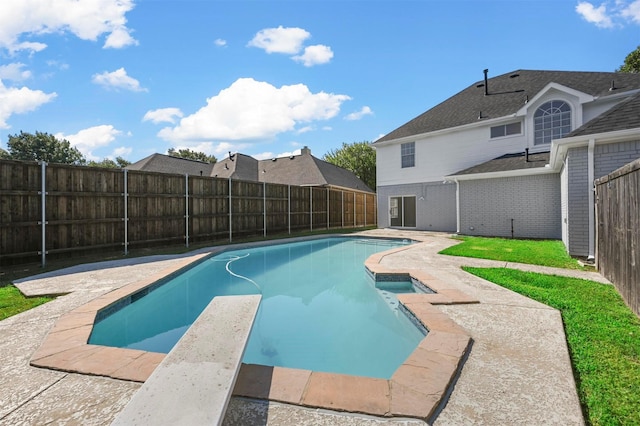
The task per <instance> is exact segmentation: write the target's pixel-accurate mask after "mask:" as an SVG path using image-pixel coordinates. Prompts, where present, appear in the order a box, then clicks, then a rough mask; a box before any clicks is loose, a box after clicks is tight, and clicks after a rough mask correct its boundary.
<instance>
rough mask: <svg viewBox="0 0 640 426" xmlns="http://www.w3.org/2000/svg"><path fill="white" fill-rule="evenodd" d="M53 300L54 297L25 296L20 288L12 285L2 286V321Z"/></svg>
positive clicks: (0, 292) (0, 305)
mask: <svg viewBox="0 0 640 426" xmlns="http://www.w3.org/2000/svg"><path fill="white" fill-rule="evenodd" d="M50 300H53V298H52V297H24V296H23V295H22V293H20V290H18V289H17V288H16V287H14V286H12V285H8V286H5V287H0V321H2V320H3V319H5V318H8V317H10V316H12V315H16V314H19V313H20V312H22V311H26V310H27V309H31V308H35V307H36V306H38V305H42V304H43V303H47V302H48V301H50Z"/></svg>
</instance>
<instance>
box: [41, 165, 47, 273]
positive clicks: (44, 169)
mask: <svg viewBox="0 0 640 426" xmlns="http://www.w3.org/2000/svg"><path fill="white" fill-rule="evenodd" d="M40 170H41V174H42V176H41V185H42V191H40V198H41V200H42V222H41V225H42V252H41V255H42V267H43V268H44V267H45V265H46V264H47V218H46V214H47V209H46V207H47V204H46V203H47V191H46V189H47V163H46V162H45V161H43V162H41V163H40Z"/></svg>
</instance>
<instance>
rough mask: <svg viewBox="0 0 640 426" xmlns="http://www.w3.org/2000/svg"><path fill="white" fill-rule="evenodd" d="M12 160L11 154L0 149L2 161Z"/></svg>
mask: <svg viewBox="0 0 640 426" xmlns="http://www.w3.org/2000/svg"><path fill="white" fill-rule="evenodd" d="M2 159H4V160H10V159H11V154H9V153H8V152H7V151H5V150H4V149H2V148H0V160H2Z"/></svg>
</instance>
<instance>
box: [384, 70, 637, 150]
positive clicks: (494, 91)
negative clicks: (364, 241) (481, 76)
mask: <svg viewBox="0 0 640 426" xmlns="http://www.w3.org/2000/svg"><path fill="white" fill-rule="evenodd" d="M551 83H556V84H560V85H562V86H566V87H568V88H571V89H574V90H577V91H580V92H582V93H586V94H588V95H591V96H594V97H600V98H602V97H606V96H611V95H614V94H617V93H622V92H627V91H630V90H635V89H640V74H632V73H614V72H578V71H532V70H518V71H513V72H510V73H507V74H502V75H499V76H497V77H493V78H489V79H488V81H487V85H486V86H485V84H484V80H480V81H477V82H476V83H473V84H472V85H471V86H469V87H467V88H466V89H464V90H463V91H461V92H459V93H457V94H456V95H454V96H452V97H451V98H449V99H447V100H445V101H444V102H442V103H440V104H439V105H436V106H435V107H433V108H431V109H430V110H428V111H426V112H425V113H423V114H421V115H419V116H417V117H416V118H414V119H412V120H411V121H409V122H407V123H406V124H404V125H402V126H400V127H398V128H397V129H395V130H393V131H392V132H390V133H389V134H387V135H385V136H383V137H382V138H380V139H378V140H377V141H376V142H375V143H380V142H384V141H390V140H394V139H400V138H404V137H410V136H413V135H420V134H424V133H429V132H434V131H438V130H443V129H448V128H452V127H458V126H463V125H467V124H471V123H477V122H478V120H479V117H481V118H480V119H493V118H500V117H506V116H509V115H513V114H515V113H516V112H517V111H519V110H520V109H521V108H522V107H523V106H524V105H525V104H526V102H528V100H531V99H533V97H535V96H536V95H537V94H538V93H539V92H540V91H541V90H543V89H544V88H545V87H546V86H547V85H549V84H551ZM612 88H613V89H612ZM610 89H612V90H610ZM485 90H486V92H487V93H488V94H486V95H485Z"/></svg>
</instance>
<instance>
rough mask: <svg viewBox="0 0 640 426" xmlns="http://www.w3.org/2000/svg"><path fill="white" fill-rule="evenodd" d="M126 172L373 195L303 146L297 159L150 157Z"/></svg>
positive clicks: (358, 182)
mask: <svg viewBox="0 0 640 426" xmlns="http://www.w3.org/2000/svg"><path fill="white" fill-rule="evenodd" d="M126 168H127V169H129V170H142V171H150V172H160V173H174V174H189V175H195V176H210V177H218V178H225V179H237V180H246V181H251V182H266V183H279V184H285V185H298V186H319V187H328V188H332V189H336V190H349V191H356V192H368V193H373V192H374V191H373V190H372V189H371V188H369V187H368V186H367V185H366V184H365V183H364V182H363V181H362V180H360V179H359V178H358V177H357V176H356V175H355V174H353V173H352V172H350V171H349V170H345V169H343V168H341V167H338V166H335V165H333V164H331V163H327V162H326V161H323V160H320V159H318V158H316V157H314V156H313V155H311V150H310V149H309V148H308V147H306V146H305V147H304V148H302V150H301V153H300V155H290V156H288V157H280V158H272V159H268V160H256V159H255V158H253V157H250V156H248V155H245V154H241V153H235V154H231V153H229V156H228V157H226V158H224V159H223V160H220V161H218V162H217V163H215V164H210V163H204V162H202V161H195V160H188V159H184V158H179V157H171V156H169V155H164V154H152V155H150V156H149V157H146V158H144V159H142V160H140V161H138V162H136V163H133V164H131V165H129V166H127V167H126Z"/></svg>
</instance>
